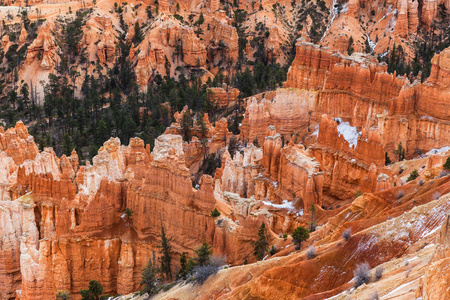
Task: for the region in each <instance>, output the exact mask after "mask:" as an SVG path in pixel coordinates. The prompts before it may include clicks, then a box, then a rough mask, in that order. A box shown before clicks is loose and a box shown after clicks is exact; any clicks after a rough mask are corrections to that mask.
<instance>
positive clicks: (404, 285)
mask: <svg viewBox="0 0 450 300" xmlns="http://www.w3.org/2000/svg"><path fill="white" fill-rule="evenodd" d="M419 279H420V278H417V279H416V280H413V281H409V282H407V283H404V284H402V285H400V286H399V287H397V288H396V289H394V290H392V291H391V292H390V293H389V294H387V295H386V296H385V297H388V298H389V296H394V294H395V293H396V292H398V291H400V290H401V289H402V288H404V287H406V286H408V285H412V284H413V283H415V282H416V281H418V280H419Z"/></svg>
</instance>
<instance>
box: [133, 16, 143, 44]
mask: <svg viewBox="0 0 450 300" xmlns="http://www.w3.org/2000/svg"><path fill="white" fill-rule="evenodd" d="M143 39H144V37H143V35H142V30H141V25H139V22H138V21H136V23H134V39H133V42H134V44H135V45H138V44H140V43H141V42H142V40H143Z"/></svg>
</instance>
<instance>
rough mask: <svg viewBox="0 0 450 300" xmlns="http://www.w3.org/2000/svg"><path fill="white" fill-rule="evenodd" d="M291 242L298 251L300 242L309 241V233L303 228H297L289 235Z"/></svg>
mask: <svg viewBox="0 0 450 300" xmlns="http://www.w3.org/2000/svg"><path fill="white" fill-rule="evenodd" d="M291 236H292V240H293V242H294V244H295V245H296V249H297V250H298V249H300V248H301V246H302V242H304V241H306V240H307V239H309V233H308V230H307V229H306V228H305V227H302V226H299V227H297V228H295V230H294V231H293V232H292V234H291Z"/></svg>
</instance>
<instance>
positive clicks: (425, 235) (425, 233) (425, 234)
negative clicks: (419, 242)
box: [422, 226, 441, 238]
mask: <svg viewBox="0 0 450 300" xmlns="http://www.w3.org/2000/svg"><path fill="white" fill-rule="evenodd" d="M440 229H441V226H437V227H436V228H434V229H433V230H431V231H430V232H426V231H425V232H424V233H423V234H422V238H424V237H427V236H429V235H432V234H433V233H435V232H436V231H438V230H440Z"/></svg>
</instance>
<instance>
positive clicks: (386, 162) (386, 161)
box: [384, 152, 392, 166]
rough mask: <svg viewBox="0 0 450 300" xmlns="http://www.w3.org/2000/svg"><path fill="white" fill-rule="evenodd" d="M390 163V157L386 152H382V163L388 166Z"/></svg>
mask: <svg viewBox="0 0 450 300" xmlns="http://www.w3.org/2000/svg"><path fill="white" fill-rule="evenodd" d="M391 163H392V161H391V158H390V157H389V155H388V153H387V152H384V165H385V166H389V165H390V164H391Z"/></svg>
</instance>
